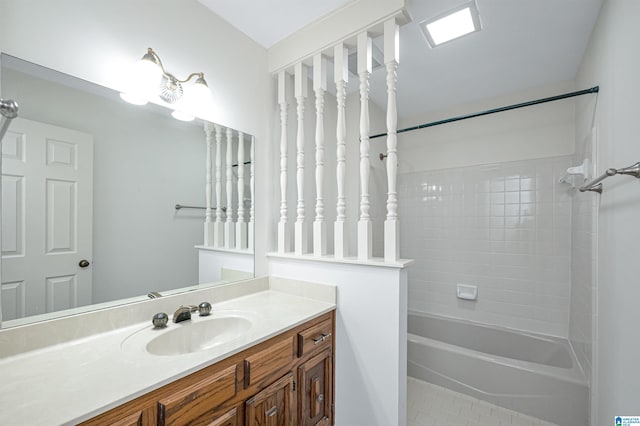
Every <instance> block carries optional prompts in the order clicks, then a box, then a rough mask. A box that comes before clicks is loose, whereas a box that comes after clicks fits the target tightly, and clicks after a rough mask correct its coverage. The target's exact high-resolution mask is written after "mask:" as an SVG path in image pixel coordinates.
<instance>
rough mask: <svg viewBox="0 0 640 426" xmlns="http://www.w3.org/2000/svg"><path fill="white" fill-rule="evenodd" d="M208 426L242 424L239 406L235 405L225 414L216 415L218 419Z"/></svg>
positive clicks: (238, 425)
mask: <svg viewBox="0 0 640 426" xmlns="http://www.w3.org/2000/svg"><path fill="white" fill-rule="evenodd" d="M207 426H240V418H239V416H238V408H237V407H234V408H232V409H231V410H229V411H227V412H226V413H224V414H223V415H221V416H218V417H216V419H215V420H214V421H212V422H211V423H209V424H207Z"/></svg>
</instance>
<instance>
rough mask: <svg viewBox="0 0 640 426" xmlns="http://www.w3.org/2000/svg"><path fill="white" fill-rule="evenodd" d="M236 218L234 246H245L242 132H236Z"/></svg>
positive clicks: (244, 247)
mask: <svg viewBox="0 0 640 426" xmlns="http://www.w3.org/2000/svg"><path fill="white" fill-rule="evenodd" d="M237 170H238V220H237V221H236V248H237V249H238V250H244V249H246V248H247V221H246V218H245V214H244V212H245V210H244V133H242V132H238V168H237Z"/></svg>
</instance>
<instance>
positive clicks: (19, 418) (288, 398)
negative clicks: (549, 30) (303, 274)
mask: <svg viewBox="0 0 640 426" xmlns="http://www.w3.org/2000/svg"><path fill="white" fill-rule="evenodd" d="M203 301H210V302H211V304H212V306H213V310H212V312H211V315H208V316H202V317H200V316H197V315H195V314H194V315H193V316H192V318H191V319H190V320H186V321H182V322H180V323H173V322H171V321H170V322H169V324H168V326H167V327H166V328H162V329H158V328H154V327H153V326H152V324H151V317H152V316H153V314H154V313H156V312H167V313H169V315H171V313H172V312H174V311H175V310H176V308H178V307H179V306H181V305H188V304H193V303H199V302H203ZM335 302H336V289H335V287H334V286H328V285H320V284H313V283H305V282H300V281H294V280H286V279H279V278H273V277H270V278H266V277H264V278H257V279H252V280H247V281H242V282H238V283H233V284H226V285H221V286H215V287H210V288H205V289H201V290H195V291H191V292H186V293H181V294H178V295H174V296H165V297H162V298H159V299H155V300H149V301H145V302H140V303H137V304H131V305H124V306H120V307H115V308H111V309H107V310H103V311H96V312H91V313H85V314H81V315H76V316H71V317H66V318H60V319H57V320H53V321H49V322H43V323H38V324H32V325H29V326H24V327H15V328H11V329H6V330H2V331H0V342H1V343H2V345H0V377H2V378H3V380H2V381H0V401H2V408H3V409H2V410H0V424H29V425H59V424H65V425H66V424H87V425H119V426H124V425H186V424H189V425H243V424H244V425H271V424H277V425H331V424H333V401H334V388H333V386H334V385H333V383H334V368H333V357H334V347H335V345H334V337H335V307H336V304H335ZM83 422H84V423H83Z"/></svg>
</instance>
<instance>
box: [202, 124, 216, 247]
mask: <svg viewBox="0 0 640 426" xmlns="http://www.w3.org/2000/svg"><path fill="white" fill-rule="evenodd" d="M214 130H215V129H214V128H213V124H211V123H210V122H208V121H205V122H204V134H205V136H206V142H207V154H206V155H207V159H206V165H205V176H206V177H205V185H204V190H205V194H204V195H205V207H206V208H207V211H206V216H205V219H204V245H205V246H207V247H211V246H213V238H214V235H213V209H212V208H211V192H212V190H213V187H212V180H213V170H212V168H213V164H212V161H211V160H212V154H213V152H212V149H211V148H212V146H213V133H214Z"/></svg>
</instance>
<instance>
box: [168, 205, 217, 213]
mask: <svg viewBox="0 0 640 426" xmlns="http://www.w3.org/2000/svg"><path fill="white" fill-rule="evenodd" d="M175 209H176V210H180V209H198V210H206V209H207V208H206V207H200V206H183V205H182V204H176V205H175ZM215 209H216V208H215V207H211V210H215ZM222 211H223V212H226V211H227V208H226V207H222Z"/></svg>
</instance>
